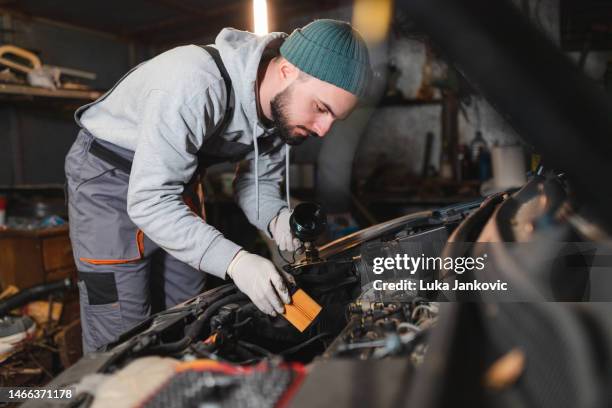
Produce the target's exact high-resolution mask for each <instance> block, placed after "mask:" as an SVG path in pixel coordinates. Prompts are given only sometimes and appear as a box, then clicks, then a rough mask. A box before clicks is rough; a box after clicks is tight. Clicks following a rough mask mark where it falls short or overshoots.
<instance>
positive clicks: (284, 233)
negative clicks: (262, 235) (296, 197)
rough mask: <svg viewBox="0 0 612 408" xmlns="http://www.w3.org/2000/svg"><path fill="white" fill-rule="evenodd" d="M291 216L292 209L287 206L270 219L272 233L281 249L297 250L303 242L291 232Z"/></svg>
mask: <svg viewBox="0 0 612 408" xmlns="http://www.w3.org/2000/svg"><path fill="white" fill-rule="evenodd" d="M290 217H291V211H289V210H288V209H287V208H285V209H283V210H281V212H280V213H279V214H278V215H277V216H276V217H275V218H274V219H273V220H272V221H270V225H269V229H270V233H271V234H272V238H274V241H276V244H277V245H278V248H279V249H280V250H281V251H295V250H296V249H298V248H299V247H300V245H301V244H302V243H301V242H300V240H299V239H297V238H295V237H294V236H293V234H292V233H291V227H290V226H289V218H290Z"/></svg>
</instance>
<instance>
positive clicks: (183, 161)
mask: <svg viewBox="0 0 612 408" xmlns="http://www.w3.org/2000/svg"><path fill="white" fill-rule="evenodd" d="M284 36H286V34H285V33H271V34H269V35H266V36H256V35H254V34H252V33H248V32H244V31H239V30H235V29H229V28H226V29H224V30H223V31H221V33H220V34H219V35H218V36H217V38H216V41H215V46H216V48H217V49H218V50H219V52H220V54H221V58H222V60H223V62H224V64H225V67H226V69H227V71H228V72H229V75H230V77H231V80H232V84H233V88H234V97H235V101H234V102H235V103H234V105H235V109H234V114H233V117H232V119H231V121H230V122H229V125H228V127H227V129H226V131H225V134H224V135H223V136H222V137H223V138H224V139H226V140H228V141H232V142H240V143H244V144H252V143H253V142H255V141H256V140H261V141H267V143H262V146H265V147H262V146H258V145H259V143H254V150H253V151H252V152H251V153H249V154H248V155H247V156H246V158H245V159H246V161H245V162H244V163H243V165H241V166H240V168H239V169H238V171H237V175H236V180H235V183H234V186H235V199H236V201H237V203H238V205H239V206H240V207H241V208H242V210H243V211H244V212H245V214H246V216H247V218H248V220H249V222H251V223H252V224H253V225H254V226H256V227H257V228H258V229H260V230H262V231H264V232H266V234H268V235H269V232H268V224H269V223H270V221H271V220H272V218H274V217H275V216H276V215H277V214H278V213H279V212H280V210H281V209H282V208H284V207H286V206H287V204H288V203H285V202H284V201H283V199H282V197H281V194H280V188H279V187H280V183H281V181H282V179H283V175H284V173H285V169H286V166H287V162H286V160H288V157H289V155H288V146H285V145H284V144H283V143H282V141H281V140H280V138H278V137H276V136H275V135H273V134H271V133H272V132H273V130H274V129H265V128H264V126H263V125H262V124H261V123H260V122H259V118H258V115H257V107H256V96H255V83H256V78H257V68H258V66H259V63H260V60H261V56H262V53H263V51H264V50H265V48H266V46H267V45H268V44H269V43H270V42H271V41H272V40H274V39H277V38H282V37H284ZM226 93H227V92H226V88H225V83H224V81H223V78H222V77H221V74H220V73H219V71H218V69H217V67H216V65H215V63H214V61H213V59H212V57H210V55H209V54H208V53H207V52H206V51H205V50H203V49H202V48H200V47H198V46H196V45H188V46H183V47H177V48H174V49H172V50H169V51H167V52H164V53H163V54H160V55H158V56H156V57H155V58H153V59H151V60H149V61H146V62H144V63H142V64H141V65H139V66H138V67H137V68H135V69H134V70H133V71H132V72H130V73H129V74H127V75H126V76H125V77H124V78H123V79H122V80H121V81H120V82H118V84H117V85H115V87H114V88H113V89H111V90H110V91H109V92H108V93H107V94H106V95H105V96H103V97H102V98H101V99H100V100H98V101H96V102H94V103H93V104H90V105H87V106H85V107H83V108H81V109H80V110H79V111H77V122H79V120H80V125H81V126H82V127H84V128H85V129H87V130H88V131H89V132H90V133H91V134H93V135H94V136H95V137H97V138H100V139H103V140H106V141H108V142H111V143H113V144H116V145H118V146H121V147H123V148H126V149H129V150H132V151H134V152H135V154H134V160H133V164H132V171H131V174H130V181H129V189H128V197H127V212H128V214H129V216H130V218H131V219H132V221H133V222H134V223H135V224H136V225H137V226H138V227H139V228H140V229H141V230H142V231H143V232H144V233H145V234H146V235H147V236H148V237H149V238H150V239H151V240H153V241H154V242H155V243H157V244H158V245H159V246H160V247H162V248H163V249H164V250H166V251H167V252H168V253H170V254H171V255H172V256H174V257H175V258H177V259H179V260H181V261H183V262H186V263H188V264H189V265H191V266H193V267H194V268H198V269H201V270H203V271H206V272H209V273H212V274H214V275H216V276H219V277H225V272H226V270H227V267H228V265H229V263H230V262H231V260H232V258H233V257H234V255H235V254H236V253H237V252H238V251H239V250H240V247H239V246H238V245H236V244H235V243H233V242H232V241H230V240H228V239H226V238H225V237H224V236H223V235H222V234H221V233H220V232H219V231H218V230H217V229H215V228H214V227H212V226H211V225H209V224H207V223H206V222H205V221H203V220H202V219H201V218H199V217H198V216H197V215H195V214H194V213H193V212H192V211H191V210H190V209H189V208H188V207H187V205H185V203H184V202H183V199H182V193H183V191H184V189H185V186H186V184H187V183H188V182H189V181H190V179H191V178H192V176H193V174H194V172H195V171H196V169H197V165H198V160H197V156H196V154H197V152H198V150H199V149H200V147H201V146H202V144H203V142H204V141H205V140H206V138H207V137H208V136H210V135H211V134H212V133H213V131H214V130H215V127H216V126H218V125H219V124H220V123H221V119H222V118H223V115H224V112H225V106H226V101H227V98H228V95H227V94H226ZM287 191H288V190H287Z"/></svg>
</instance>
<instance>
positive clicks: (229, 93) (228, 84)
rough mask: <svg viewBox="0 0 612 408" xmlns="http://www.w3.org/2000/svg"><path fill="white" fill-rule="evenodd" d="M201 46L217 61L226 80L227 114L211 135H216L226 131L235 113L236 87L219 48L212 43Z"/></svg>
mask: <svg viewBox="0 0 612 408" xmlns="http://www.w3.org/2000/svg"><path fill="white" fill-rule="evenodd" d="M200 47H201V48H202V49H204V50H205V51H206V52H208V53H209V54H210V56H211V57H212V58H213V60H214V61H215V64H216V65H217V68H218V69H219V72H220V73H221V76H222V77H223V81H224V82H225V90H226V94H227V103H226V104H225V114H224V115H223V119H222V121H221V123H220V124H219V126H218V127H217V130H216V131H215V134H214V135H212V136H211V137H215V136H218V135H220V134H222V133H223V132H224V131H225V128H226V127H227V125H228V124H229V121H230V119H231V118H232V114H233V113H234V98H233V92H234V89H233V88H232V80H231V78H230V76H229V74H228V72H227V69H225V65H224V64H223V60H222V59H221V55H219V50H218V49H216V48H215V47H212V46H210V45H200Z"/></svg>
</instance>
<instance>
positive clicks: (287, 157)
mask: <svg viewBox="0 0 612 408" xmlns="http://www.w3.org/2000/svg"><path fill="white" fill-rule="evenodd" d="M289 149H290V146H289V145H288V144H286V145H285V193H286V196H287V208H288V209H289V211H291V202H290V201H289Z"/></svg>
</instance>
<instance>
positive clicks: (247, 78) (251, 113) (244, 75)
mask: <svg viewBox="0 0 612 408" xmlns="http://www.w3.org/2000/svg"><path fill="white" fill-rule="evenodd" d="M285 37H287V34H285V33H280V32H277V33H270V34H267V35H264V36H258V35H255V34H253V33H250V32H248V31H240V30H236V29H234V28H224V29H223V30H222V31H221V32H220V33H219V35H218V36H217V38H216V40H215V46H216V47H217V49H218V50H219V53H220V54H221V59H223V63H224V64H225V68H226V69H227V72H228V73H229V75H230V77H231V79H232V84H233V87H234V92H235V98H236V107H239V108H240V109H242V111H243V112H244V114H245V115H246V117H247V120H248V122H249V123H254V122H256V123H257V124H258V126H259V130H263V129H264V126H263V125H262V124H261V123H260V121H259V117H258V115H257V100H256V94H255V85H256V82H257V70H258V68H259V63H260V61H261V57H262V55H263V52H264V51H265V49H266V47H268V45H269V44H270V43H271V42H272V41H274V40H277V39H282V38H285ZM255 133H256V134H257V136H259V135H260V134H261V133H263V132H258V131H257V130H256V131H255Z"/></svg>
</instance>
